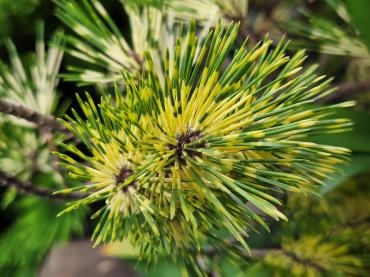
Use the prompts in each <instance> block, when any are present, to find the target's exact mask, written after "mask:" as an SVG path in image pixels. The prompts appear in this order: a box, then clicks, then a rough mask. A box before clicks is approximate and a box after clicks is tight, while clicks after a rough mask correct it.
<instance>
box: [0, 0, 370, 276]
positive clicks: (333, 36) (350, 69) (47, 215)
mask: <svg viewBox="0 0 370 277" xmlns="http://www.w3.org/2000/svg"><path fill="white" fill-rule="evenodd" d="M102 2H103V3H104V7H105V8H106V9H107V11H108V13H109V15H110V16H111V18H112V19H113V21H114V22H115V23H116V24H117V26H119V27H120V31H121V33H122V34H123V36H124V37H125V38H126V39H127V40H128V42H129V43H132V41H131V40H130V30H133V31H135V26H131V29H130V28H129V27H130V26H129V19H128V18H127V14H126V12H125V11H124V10H123V9H122V5H121V3H120V1H117V0H116V1H114V0H106V1H102ZM127 2H135V1H127ZM139 2H141V3H142V4H143V5H154V6H156V7H161V6H163V5H167V4H168V3H170V2H171V1H170V0H167V1H149V0H148V1H139ZM204 2H205V3H206V4H207V1H204ZM211 2H213V4H215V5H217V3H222V2H223V1H209V3H211ZM136 4H137V3H136ZM369 9H370V2H369V1H352V0H343V1H342V0H326V1H318V0H316V1H315V0H310V1H305V0H298V1H293V0H283V1H275V0H267V1H266V0H251V1H249V2H248V13H247V15H246V18H241V19H242V20H243V21H244V22H245V25H244V27H242V31H243V35H245V36H247V35H248V36H249V37H250V38H251V41H252V42H256V41H259V40H260V39H261V38H263V37H264V36H265V34H266V33H269V34H270V36H271V37H272V38H273V39H276V40H278V39H280V38H281V36H282V35H285V36H286V37H288V38H290V39H291V40H292V47H291V49H290V51H292V52H293V51H295V50H296V49H301V48H305V49H307V50H308V55H309V56H308V59H307V64H311V63H318V64H319V65H320V71H321V73H322V74H327V75H331V76H334V77H335V80H334V84H335V85H336V86H338V89H337V91H336V92H335V93H334V94H333V95H331V96H330V97H328V98H326V99H325V100H324V101H323V102H322V103H321V104H322V105H325V104H328V103H339V102H342V101H345V100H356V102H357V105H356V107H355V109H353V110H349V111H345V112H342V113H343V114H341V115H340V117H346V118H350V119H352V120H353V122H354V127H353V130H352V131H351V132H347V133H343V134H339V135H336V136H325V135H321V136H320V135H318V136H317V137H315V138H313V141H314V142H320V143H324V144H325V143H328V144H333V145H337V146H344V147H348V148H350V149H351V150H352V151H353V154H352V159H351V160H350V161H349V162H348V163H347V164H346V165H344V166H342V174H336V175H332V176H330V177H331V179H330V180H329V181H328V182H327V185H326V186H325V187H323V188H322V190H321V191H320V192H318V194H317V195H315V196H309V195H307V196H297V195H288V196H287V197H286V205H285V206H284V207H283V209H284V211H285V212H286V214H287V215H288V218H289V221H288V222H271V233H267V232H265V231H263V230H260V234H251V237H250V238H249V243H250V245H251V247H252V249H256V250H255V252H253V250H252V253H254V254H255V255H252V256H251V257H250V256H249V255H248V254H247V253H245V252H244V251H243V250H242V249H239V248H238V246H236V245H235V243H234V242H233V241H229V242H227V243H225V248H224V249H222V251H219V250H214V249H206V250H205V252H204V253H203V254H204V255H201V254H199V260H200V261H201V263H202V264H203V265H204V268H205V270H208V271H209V274H210V276H369V275H370V256H369V255H370V185H369V179H370V171H369V170H370V143H369V142H370V128H369V127H370V126H369V122H370V114H369V112H370V78H369V76H370V28H369V24H370V20H369V17H368V11H369ZM55 10H56V5H55V4H54V2H53V1H50V0H32V1H30V0H16V1H14V0H0V36H1V37H2V41H3V42H5V41H6V39H8V38H11V39H12V41H13V42H14V44H15V45H16V47H17V49H18V52H19V56H20V57H22V59H23V58H25V57H27V55H29V53H30V51H33V49H34V45H35V37H36V33H35V30H36V28H35V26H36V22H37V20H39V19H42V20H43V21H44V22H45V38H47V40H48V39H49V38H50V37H51V35H52V34H53V33H54V31H55V30H57V29H58V30H61V29H65V32H67V33H70V30H68V28H65V26H64V25H63V24H62V23H61V21H60V20H59V19H58V18H57V17H56V16H55ZM221 14H222V13H221ZM0 57H1V60H2V61H3V62H4V63H9V62H10V60H9V56H8V51H7V48H6V47H5V44H4V43H2V44H1V45H0ZM25 59H27V58H25ZM67 65H68V66H76V67H83V66H85V64H84V63H81V61H79V60H78V59H76V58H73V57H71V56H70V55H65V57H64V59H63V61H62V64H61V70H60V72H63V73H64V72H66V71H67ZM57 90H58V92H59V95H60V99H59V100H58V101H59V102H58V103H67V104H68V103H71V106H72V107H75V108H76V109H78V107H77V106H76V105H75V104H74V103H75V102H76V101H75V99H74V97H75V96H74V95H75V93H76V92H82V91H84V90H89V91H90V92H91V91H92V90H95V92H96V95H95V96H96V97H98V95H99V93H98V91H99V89H97V88H96V87H94V86H92V85H91V86H85V87H80V86H77V85H76V84H75V83H72V82H67V81H65V80H64V79H61V80H60V82H59V84H58V87H57ZM1 94H2V92H0V95H1ZM67 104H66V105H67ZM64 110H65V109H64ZM14 138H16V139H14ZM65 140H67V141H68V138H65V137H61V138H59V139H57V141H65ZM49 142H50V140H49V135H48V133H44V132H40V130H38V129H36V128H34V127H32V126H29V125H27V124H26V125H25V126H16V127H14V125H12V121H11V120H9V118H6V117H1V118H0V164H1V169H2V170H3V171H6V172H8V173H11V174H13V175H15V176H17V177H18V179H20V180H23V181H27V180H28V181H31V182H32V183H36V184H42V185H43V186H45V187H47V188H53V189H54V188H58V186H63V183H64V182H71V180H69V179H68V177H67V176H66V174H65V172H63V170H61V171H56V169H55V167H53V166H52V165H53V156H52V155H51V154H50V144H49ZM52 147H55V146H52ZM56 172H57V173H56ZM0 196H1V210H0V220H1V222H2V224H1V225H0V226H1V227H0V251H1V255H0V276H33V275H37V272H38V271H39V268H40V267H41V265H42V263H43V261H44V259H45V257H46V255H47V253H48V251H49V250H50V249H51V247H53V245H55V244H56V243H60V242H66V241H68V240H70V239H72V238H82V237H89V236H90V235H91V228H90V226H89V221H88V218H89V211H87V210H83V211H79V212H78V213H73V214H68V215H66V216H63V217H60V218H57V219H56V218H55V216H56V214H57V213H58V212H59V211H60V210H61V209H62V208H61V205H62V204H61V202H56V201H52V200H50V199H46V200H45V199H43V198H40V197H30V196H28V195H24V194H20V193H18V192H17V190H16V189H14V188H11V189H6V188H4V187H2V188H0ZM231 250H232V251H231ZM235 251H236V252H237V253H238V255H235ZM105 254H106V255H108V256H114V257H119V258H123V259H125V260H126V261H128V262H130V263H132V265H133V266H135V267H136V269H137V270H138V271H139V272H141V274H142V275H143V276H158V277H159V276H161V277H164V276H171V277H172V276H180V275H181V272H180V270H179V269H177V268H176V266H175V265H173V264H171V262H170V261H167V260H166V257H163V258H162V259H161V262H160V263H159V265H158V267H157V268H156V269H155V270H154V271H150V273H148V272H147V271H146V264H145V262H136V258H137V253H136V252H135V250H134V249H132V248H131V247H130V245H129V244H127V242H122V243H115V244H112V245H108V246H106V248H105ZM212 274H213V275H212Z"/></svg>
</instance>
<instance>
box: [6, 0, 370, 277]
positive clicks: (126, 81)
mask: <svg viewBox="0 0 370 277" xmlns="http://www.w3.org/2000/svg"><path fill="white" fill-rule="evenodd" d="M26 2H27V1H6V0H3V1H0V7H2V8H4V9H0V10H1V11H0V23H1V22H2V23H3V24H2V27H0V33H1V32H7V31H4V30H6V29H7V28H8V27H9V26H10V25H9V26H7V22H5V21H7V20H8V19H10V18H13V17H14V16H15V15H16V14H19V16H22V18H25V19H22V20H26V17H25V15H27V14H30V13H33V11H35V8H36V7H38V6H39V5H40V4H42V3H49V2H48V1H28V2H27V3H26ZM52 2H53V3H55V8H56V15H57V17H58V18H59V19H60V20H61V21H62V23H64V25H65V26H66V27H67V28H68V31H69V32H70V33H69V34H67V35H66V36H64V34H63V33H61V32H57V33H56V34H55V35H54V36H53V37H52V39H51V41H50V46H49V48H48V50H47V51H46V47H45V43H44V40H43V28H44V27H43V25H42V24H40V25H38V27H37V39H36V51H35V53H33V54H31V55H29V56H27V57H24V55H23V53H21V51H20V49H21V48H19V47H18V50H17V49H16V47H15V45H14V44H13V42H11V41H10V40H9V39H8V40H6V43H5V45H6V48H7V50H8V52H9V62H8V63H6V62H4V61H2V62H0V98H1V101H3V100H6V102H11V103H14V104H21V105H23V106H25V107H27V108H29V109H30V112H31V113H32V112H39V113H40V114H41V121H40V124H39V125H36V124H34V123H29V122H26V121H25V120H24V119H19V118H15V117H14V116H10V115H8V114H6V113H7V111H6V108H5V109H4V108H2V112H3V113H2V114H0V169H1V172H2V173H3V172H5V174H2V175H1V178H0V185H2V186H4V185H5V186H7V188H6V189H5V190H4V191H1V192H0V193H1V207H2V208H3V210H4V215H5V214H6V218H7V219H10V218H12V219H11V220H10V221H9V222H8V223H7V226H5V225H4V226H2V228H3V229H2V231H1V232H2V233H1V236H0V249H1V251H2V255H1V257H0V275H1V276H32V275H36V274H37V271H38V269H37V268H38V267H39V265H40V263H42V261H43V259H44V257H45V255H46V254H47V252H48V251H49V249H50V248H51V247H52V246H53V245H55V244H56V243H59V242H63V241H67V240H69V239H70V238H71V235H73V234H77V235H81V234H82V231H83V226H84V225H85V224H86V222H85V220H86V213H87V210H86V206H92V207H93V209H94V214H93V216H92V219H93V220H94V221H95V222H96V223H97V224H96V226H95V230H94V232H93V234H88V235H92V237H93V239H94V241H95V243H96V244H98V243H106V242H113V244H112V245H109V246H108V247H107V248H106V249H105V250H106V253H108V254H109V253H110V254H111V255H112V254H113V255H118V256H120V257H124V258H126V259H130V260H131V261H132V262H134V261H133V260H135V263H136V267H137V270H139V271H140V272H142V274H143V275H144V276H146V275H147V276H179V275H181V274H182V275H185V276H186V275H188V276H210V275H211V276H262V277H263V276H318V277H320V276H357V275H364V276H366V275H368V273H369V272H370V271H369V268H370V263H369V261H370V259H369V258H370V256H369V253H370V233H369V230H370V226H369V218H370V214H369V211H370V207H369V201H368V199H369V196H370V195H369V189H368V187H367V186H366V185H367V179H368V175H366V174H365V175H360V176H357V177H355V178H354V179H351V181H348V178H350V177H352V176H354V175H356V174H358V173H361V172H363V171H366V170H368V169H369V165H370V158H369V155H368V154H369V151H370V150H369V146H368V143H367V141H368V138H369V135H370V134H369V130H368V114H367V113H365V112H354V111H352V110H344V109H343V108H347V107H351V106H353V104H354V103H353V102H352V101H349V102H343V103H341V101H344V100H343V99H352V98H354V96H352V95H346V96H345V97H343V95H341V94H340V93H338V95H337V94H335V93H336V92H335V90H334V89H333V87H332V86H331V85H330V82H331V79H329V78H325V77H323V76H320V75H319V74H318V73H316V72H317V71H318V70H317V67H318V66H315V65H313V66H312V64H313V62H314V60H315V59H316V58H317V59H319V62H320V63H321V67H320V69H319V70H323V71H325V70H327V68H326V66H327V65H328V64H329V65H333V68H334V69H336V70H338V71H337V72H335V73H339V74H338V78H337V79H336V81H337V82H338V83H339V82H341V81H343V80H346V79H355V80H359V79H365V78H366V76H367V75H368V69H369V64H370V63H369V61H370V54H369V53H370V52H369V36H368V35H369V32H368V30H367V20H366V14H365V12H366V10H367V9H366V5H368V4H366V3H365V2H366V1H362V2H361V1H344V0H343V1H342V0H326V1H321V2H320V1H310V3H308V2H307V1H289V0H287V1H248V0H235V1H234V0H232V1H228V0H199V1H193V0H140V1H132V0H131V1H129V0H128V1H123V0H121V1H118V0H115V1H98V0H82V1H77V0H53V1H52ZM352 2H353V3H352ZM360 2H361V3H360ZM293 3H294V5H300V4H301V5H305V6H306V7H307V8H309V7H313V9H312V10H309V9H306V10H305V11H304V14H305V16H306V17H305V19H307V20H308V21H309V23H308V24H306V23H302V18H298V17H297V18H298V19H299V20H300V22H297V21H296V20H292V17H291V15H294V16H296V15H297V14H296V9H295V6H293V5H292V4H293ZM120 4H122V7H123V10H122V11H119V10H117V9H115V8H117V7H120ZM1 5H2V6H1ZM113 6H114V7H115V8H112V7H113ZM48 7H49V8H50V7H52V3H51V2H50V5H48ZM248 8H249V12H248V15H247V11H248ZM321 8H324V9H321ZM315 9H316V11H315ZM47 10H50V9H47ZM120 12H121V13H120ZM118 15H121V16H127V18H123V19H124V20H123V22H127V23H128V24H126V25H125V24H120V20H121V19H122V18H121V19H117V16H118ZM287 15H289V16H287ZM364 15H365V16H364ZM46 18H49V17H46ZM281 18H289V20H290V21H291V22H290V23H291V30H292V32H293V33H295V35H296V36H299V37H301V38H304V40H301V41H299V40H296V39H293V42H292V43H290V44H288V43H286V42H284V40H281V41H280V42H276V43H275V42H273V41H272V40H270V39H269V38H267V37H266V36H265V32H266V31H268V32H269V33H270V34H272V36H270V37H273V38H274V37H279V36H280V34H281V30H278V29H279V25H278V24H279V22H280V20H281ZM247 19H248V20H247ZM22 20H21V21H22ZM194 20H195V21H194ZM233 21H237V22H239V23H235V22H233ZM247 21H248V22H247ZM292 21H293V22H292ZM49 26H55V24H54V23H52V24H50V25H49V23H47V27H49ZM238 28H240V30H238ZM184 30H187V31H184ZM277 30H278V31H277ZM17 31H18V30H17ZM23 32H25V31H24V30H19V37H20V38H21V39H23V35H22V33H23ZM17 35H18V32H17ZM247 36H249V40H247V41H244V40H245V38H246V37H247ZM264 37H265V39H262V38H264ZM260 40H261V41H260ZM65 41H66V47H65V49H66V52H67V53H68V54H69V55H70V56H71V57H74V59H69V60H65V62H66V63H67V64H66V66H67V68H68V70H69V71H68V72H67V73H64V74H62V75H61V76H63V77H64V78H65V80H67V81H74V82H77V83H79V84H91V85H94V86H97V87H98V89H99V90H100V91H101V92H102V93H103V94H102V95H103V97H102V98H101V99H100V102H99V104H98V103H97V102H98V101H97V97H96V95H94V94H93V93H91V94H86V98H85V99H87V100H85V101H83V100H81V98H83V97H81V96H77V97H76V98H77V99H78V101H77V102H76V103H73V107H74V108H75V110H73V109H71V110H69V111H68V114H69V116H67V117H65V121H64V123H65V126H67V127H68V129H69V130H70V131H72V133H73V134H74V135H75V136H76V137H74V138H73V139H71V140H65V136H60V135H59V134H57V133H56V132H57V130H52V131H50V130H49V129H46V128H42V127H43V126H42V124H43V122H44V121H43V119H47V118H52V117H51V115H52V114H54V115H63V112H64V109H63V108H61V106H62V103H61V102H60V101H59V100H60V99H59V95H58V94H57V93H56V87H57V85H58V77H59V75H58V71H59V67H60V65H61V59H62V56H63V50H64V49H62V48H64V42H65ZM258 41H260V42H259V43H258V44H257V45H255V42H258ZM291 45H294V46H295V47H299V51H298V52H297V53H292V52H290V51H291V50H292V47H291ZM302 46H304V47H309V48H310V49H314V50H319V51H321V52H323V53H327V54H331V55H333V54H334V55H342V56H343V57H351V58H353V57H355V58H357V59H351V60H348V61H347V60H345V59H341V62H338V59H333V57H330V56H324V55H320V54H319V55H316V56H315V57H313V56H310V57H309V58H307V57H306V56H305V53H304V51H302V50H301V48H302ZM288 47H289V50H287V48H288ZM18 51H19V52H20V53H18ZM288 51H289V54H286V52H288ZM305 61H308V62H307V63H305ZM327 61H328V63H326V62H327ZM8 64H9V65H8ZM355 65H356V66H358V67H359V68H360V70H358V71H356V70H354V66H355ZM342 71H343V72H344V73H342ZM340 74H343V75H340ZM65 85H66V84H64V83H63V84H62V88H65ZM114 85H116V88H115V92H114V93H111V91H109V89H110V88H112V87H113V86H114ZM67 86H69V87H70V86H72V87H73V84H70V85H67ZM363 87H364V88H361V89H360V90H359V91H358V92H357V91H355V90H354V91H355V92H356V93H358V94H359V93H360V92H362V91H366V90H367V88H366V82H365V86H363ZM74 89H75V87H73V88H72V89H70V88H69V89H68V90H65V91H64V92H66V93H69V94H70V92H71V91H72V92H73V90H74ZM339 91H341V90H339ZM341 93H343V90H342V92H341ZM331 94H334V95H332V96H333V97H332V98H331V97H326V96H328V95H331ZM356 98H357V99H360V100H361V101H362V102H363V103H365V105H366V104H367V102H369V101H368V100H369V99H368V98H366V97H363V96H359V97H357V96H356ZM338 99H339V101H337V100H338ZM338 102H339V104H337V103H338ZM327 103H334V104H327ZM2 107H6V105H5V106H4V105H2ZM42 115H44V116H45V118H43V117H42ZM338 118H347V119H338ZM351 122H353V123H354V126H352V123H351ZM348 130H351V132H346V133H340V134H337V133H339V132H343V131H348ZM334 133H335V135H333V134H334ZM71 136H72V135H71ZM71 136H69V137H68V138H71ZM59 145H61V146H62V148H59ZM329 145H330V146H329ZM347 148H348V149H349V150H351V151H353V154H352V155H351V158H352V160H350V159H349V157H350V155H349V154H350V151H349V150H348V149H347ZM52 151H57V152H59V153H58V156H52V155H51V152H52ZM60 160H62V161H63V163H62V164H61V165H60V164H58V163H57V162H58V161H60ZM66 170H68V171H69V173H70V175H71V177H72V178H73V180H72V179H70V178H68V177H66V176H65V175H66V174H65V173H66ZM8 175H9V178H8V179H9V180H15V181H16V180H19V182H20V184H21V185H22V182H23V181H24V184H27V185H29V187H28V188H29V189H30V191H28V190H27V189H22V186H21V185H19V184H18V186H19V187H18V188H17V187H16V185H17V184H9V182H8V181H9V180H7V176H8ZM15 183H17V182H15ZM13 185H15V186H13ZM10 186H12V187H11V188H10ZM37 188H40V189H43V190H45V191H46V192H47V191H48V189H49V190H51V191H55V190H60V191H59V192H58V193H59V194H57V196H63V197H72V196H73V197H76V195H77V197H79V198H78V199H75V198H74V199H75V201H72V202H69V203H68V204H67V206H65V205H64V204H63V203H62V202H56V198H55V197H54V196H51V197H50V199H41V198H35V197H26V196H22V195H20V193H19V191H28V192H31V193H32V189H37ZM76 192H77V193H76ZM297 192H298V193H297ZM310 192H315V193H316V196H313V194H311V193H310ZM70 193H73V194H70ZM61 194H62V195H61ZM46 195H47V193H46ZM318 195H320V198H318V197H317V196H318ZM75 210H76V211H75ZM56 214H59V215H63V216H60V217H58V218H55V216H56ZM13 217H14V218H13ZM287 218H288V219H289V221H288V222H286V221H285V219H287ZM280 219H284V220H283V221H280ZM119 241H121V242H120V243H118V242H119ZM249 248H251V249H249ZM250 254H252V256H250ZM137 261H138V262H137ZM154 263H157V267H156V268H155V269H153V268H150V271H147V269H148V265H152V264H154Z"/></svg>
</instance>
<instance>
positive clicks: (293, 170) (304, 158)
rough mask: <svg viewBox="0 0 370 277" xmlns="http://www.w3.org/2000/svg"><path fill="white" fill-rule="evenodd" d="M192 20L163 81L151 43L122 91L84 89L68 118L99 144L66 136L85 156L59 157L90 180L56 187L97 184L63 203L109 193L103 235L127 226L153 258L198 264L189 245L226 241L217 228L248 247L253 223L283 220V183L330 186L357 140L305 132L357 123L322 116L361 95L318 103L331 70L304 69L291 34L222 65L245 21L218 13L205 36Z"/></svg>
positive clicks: (110, 237)
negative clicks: (324, 140) (321, 138)
mask: <svg viewBox="0 0 370 277" xmlns="http://www.w3.org/2000/svg"><path fill="white" fill-rule="evenodd" d="M195 30H196V26H195V23H194V22H193V24H191V26H190V27H189V30H188V32H187V33H186V34H183V35H181V36H180V37H179V38H178V40H177V42H176V47H175V49H174V57H173V58H170V56H169V55H168V54H167V56H166V59H165V61H164V62H163V63H164V77H163V78H164V79H163V80H162V79H161V76H159V75H158V74H157V72H156V70H155V68H154V66H153V61H152V59H151V56H150V55H149V54H147V55H146V57H145V62H146V68H147V70H145V71H143V72H142V76H141V77H140V78H139V82H137V80H136V79H135V77H134V76H132V75H131V74H129V73H126V74H125V75H124V78H125V83H126V89H127V91H126V96H125V97H123V96H122V94H121V92H120V91H118V90H117V92H116V94H115V96H114V97H108V96H104V97H103V98H102V100H101V103H100V105H95V103H94V102H93V101H92V99H91V98H90V97H88V100H87V102H84V101H82V100H80V104H81V108H82V111H83V116H80V115H79V114H77V113H76V112H74V119H72V118H68V121H66V122H65V125H66V126H67V128H69V129H70V130H71V131H72V132H74V133H75V134H76V136H78V137H79V138H80V139H81V141H82V142H83V143H84V144H85V145H86V146H87V148H88V149H89V150H90V152H89V153H84V152H83V151H82V150H79V149H77V148H76V147H74V146H71V145H65V148H66V149H67V150H68V151H70V152H71V153H73V156H74V157H78V159H74V158H72V156H67V155H64V154H60V157H61V158H62V159H63V160H64V161H65V163H66V166H67V167H68V168H69V170H70V174H71V176H72V177H74V178H77V179H80V180H84V181H89V183H88V185H83V186H80V187H76V188H71V189H68V190H64V191H60V192H59V193H69V192H71V191H76V190H78V191H80V192H81V193H88V196H86V198H84V199H81V200H78V201H76V202H73V203H71V204H70V205H69V206H68V208H66V210H65V211H63V212H62V213H65V212H69V211H71V210H74V209H76V208H79V207H81V206H85V205H88V204H91V203H94V202H97V201H101V200H103V201H105V205H104V207H103V208H102V209H101V210H99V211H98V212H97V213H96V214H95V215H94V217H99V218H100V221H99V224H98V225H97V227H96V229H95V233H94V239H95V241H96V243H100V242H107V241H114V240H119V239H122V238H123V237H125V236H129V237H130V239H131V241H132V243H133V244H134V245H135V246H138V247H140V249H141V252H142V254H147V255H148V256H149V258H150V259H152V260H155V259H156V257H157V253H158V252H162V251H163V252H164V253H166V254H176V255H174V256H176V259H179V260H182V261H183V262H184V263H186V264H191V265H196V264H197V262H196V260H195V257H194V256H193V255H192V254H190V253H191V252H190V251H189V249H197V250H199V249H200V248H201V246H202V244H203V243H204V242H207V243H210V244H214V245H218V244H219V243H220V241H221V239H222V236H221V235H220V233H219V230H220V229H226V230H227V231H228V232H229V233H230V234H231V235H232V236H234V237H235V239H236V240H237V241H239V242H240V243H241V244H242V245H243V246H244V247H245V248H247V249H248V244H247V242H246V235H247V234H248V232H250V231H251V230H253V229H254V228H255V223H259V224H260V225H262V226H263V227H264V228H266V229H268V226H267V224H266V221H265V217H266V216H268V217H272V218H274V219H276V220H279V219H286V217H285V216H284V214H282V213H281V212H280V211H279V209H278V206H279V205H280V204H281V202H280V200H279V194H280V193H282V192H284V191H295V192H308V191H314V190H315V189H316V188H317V187H318V186H321V185H322V184H323V180H324V179H325V178H326V177H327V175H328V174H329V173H331V172H333V171H335V167H336V165H337V164H338V163H342V162H343V161H345V160H346V159H347V155H348V154H349V150H347V149H345V148H341V147H334V146H328V145H320V144H315V143H311V142H307V141H306V140H305V138H306V137H308V136H311V135H314V134H317V133H335V132H340V131H343V130H347V129H348V128H350V126H351V123H350V122H349V121H348V120H346V119H325V116H326V115H328V114H330V113H332V112H333V109H336V108H341V107H348V106H351V105H352V104H353V103H352V102H346V103H341V104H337V105H333V106H329V107H318V106H315V105H314V103H315V101H316V100H317V99H319V98H321V97H323V96H325V95H327V94H329V93H330V92H331V91H332V90H331V89H329V87H328V86H329V83H330V79H325V77H323V76H318V75H317V74H316V73H315V70H316V66H311V67H309V68H307V69H305V70H303V69H302V63H303V61H304V59H305V56H304V52H303V51H299V52H298V53H296V54H295V55H293V56H292V57H289V56H287V55H286V54H285V49H286V47H287V43H285V42H284V41H281V42H280V43H279V44H278V45H277V46H276V47H272V46H271V41H270V40H268V39H265V40H264V41H263V42H261V43H259V44H258V45H256V46H254V47H253V48H251V49H248V48H247V43H246V42H245V43H244V44H243V45H242V46H241V47H239V48H238V49H236V51H235V53H234V52H233V53H234V55H233V56H232V58H231V61H230V63H229V64H228V65H227V66H226V67H224V64H225V60H226V59H227V58H228V57H229V56H230V55H231V53H232V49H233V47H234V41H235V39H236V37H237V35H238V24H234V23H232V24H230V25H229V26H228V27H222V25H221V24H218V25H217V26H216V27H215V29H213V30H210V31H209V33H208V35H207V36H206V38H205V39H204V40H203V41H202V42H201V43H198V38H197V35H196V32H195ZM197 49H199V52H197ZM76 155H77V156H76Z"/></svg>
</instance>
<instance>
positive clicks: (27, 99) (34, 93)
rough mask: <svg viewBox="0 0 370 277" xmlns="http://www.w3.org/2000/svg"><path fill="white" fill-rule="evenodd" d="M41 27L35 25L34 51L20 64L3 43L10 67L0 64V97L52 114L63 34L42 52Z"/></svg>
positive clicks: (11, 48) (12, 49) (13, 51)
mask: <svg viewBox="0 0 370 277" xmlns="http://www.w3.org/2000/svg"><path fill="white" fill-rule="evenodd" d="M43 36H44V26H43V23H41V22H39V23H38V25H37V38H36V51H35V54H33V55H32V56H31V57H30V58H29V59H28V60H24V61H23V63H22V60H21V58H20V57H19V55H18V53H17V49H16V48H15V46H14V44H13V42H12V41H11V40H10V39H8V40H6V46H7V49H8V53H9V60H10V63H11V67H8V66H7V65H6V64H4V63H3V62H0V96H1V98H2V99H5V100H8V101H11V102H14V103H18V104H22V105H24V106H26V107H29V108H31V109H33V110H36V111H38V112H40V113H42V114H51V113H52V112H54V109H55V104H56V101H57V96H56V90H55V87H56V86H57V84H58V76H57V74H58V71H59V67H60V63H61V59H62V57H63V51H62V50H61V46H62V44H63V34H62V33H60V32H58V33H56V34H55V35H54V36H53V37H52V39H51V41H50V44H51V45H50V47H49V49H48V51H47V52H46V51H45V43H44V37H43Z"/></svg>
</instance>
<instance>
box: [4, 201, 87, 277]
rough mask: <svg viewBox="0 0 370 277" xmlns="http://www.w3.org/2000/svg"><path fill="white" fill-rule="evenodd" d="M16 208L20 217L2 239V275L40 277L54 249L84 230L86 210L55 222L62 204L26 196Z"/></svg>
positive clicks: (17, 203)
mask: <svg viewBox="0 0 370 277" xmlns="http://www.w3.org/2000/svg"><path fill="white" fill-rule="evenodd" d="M14 208H16V210H17V214H18V216H17V218H16V219H15V221H14V222H13V223H12V224H11V225H10V226H9V227H8V228H7V229H6V230H5V232H4V233H2V234H1V236H0V249H1V255H0V275H1V276H37V273H38V270H39V267H40V264H41V262H42V261H43V260H44V258H45V255H46V254H47V253H48V251H49V250H50V249H51V247H52V246H54V245H55V244H56V243H61V242H66V241H68V240H69V239H70V238H71V236H72V235H73V234H75V235H76V234H81V233H82V231H83V225H82V222H83V218H84V216H85V214H86V210H85V209H81V210H79V211H78V212H74V213H71V214H69V215H67V216H65V217H63V218H60V220H55V218H56V215H57V213H58V212H59V211H60V209H61V205H56V204H55V203H52V202H48V201H45V200H43V199H38V198H34V197H26V198H23V199H20V200H18V201H17V202H16V205H15V206H14Z"/></svg>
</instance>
